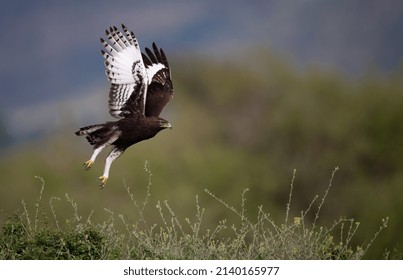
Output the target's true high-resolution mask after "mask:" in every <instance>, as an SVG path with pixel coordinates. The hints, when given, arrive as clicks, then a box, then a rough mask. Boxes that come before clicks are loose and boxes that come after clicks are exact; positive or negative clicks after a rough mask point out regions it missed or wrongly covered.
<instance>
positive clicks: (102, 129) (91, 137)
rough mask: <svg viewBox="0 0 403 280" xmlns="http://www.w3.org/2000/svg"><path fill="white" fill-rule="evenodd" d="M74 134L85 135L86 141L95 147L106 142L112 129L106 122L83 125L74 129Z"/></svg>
mask: <svg viewBox="0 0 403 280" xmlns="http://www.w3.org/2000/svg"><path fill="white" fill-rule="evenodd" d="M75 134H76V135H77V136H85V138H86V139H87V140H88V142H89V143H90V144H91V145H94V146H95V148H96V147H99V146H101V145H103V144H105V143H106V142H108V141H109V140H110V138H111V136H112V134H113V131H112V130H111V128H110V126H108V124H107V123H106V124H95V125H89V126H84V127H82V128H80V130H78V131H76V132H75Z"/></svg>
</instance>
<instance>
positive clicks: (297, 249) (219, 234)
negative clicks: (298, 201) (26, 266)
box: [0, 162, 388, 259]
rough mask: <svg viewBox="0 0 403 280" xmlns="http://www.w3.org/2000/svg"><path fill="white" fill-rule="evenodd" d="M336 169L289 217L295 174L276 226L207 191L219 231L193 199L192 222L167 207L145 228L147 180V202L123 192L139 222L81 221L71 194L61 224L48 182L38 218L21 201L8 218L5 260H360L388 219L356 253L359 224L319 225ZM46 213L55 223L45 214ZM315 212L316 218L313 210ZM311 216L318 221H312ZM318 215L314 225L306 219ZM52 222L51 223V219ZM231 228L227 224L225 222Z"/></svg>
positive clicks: (0, 244)
mask: <svg viewBox="0 0 403 280" xmlns="http://www.w3.org/2000/svg"><path fill="white" fill-rule="evenodd" d="M337 169H338V168H335V169H334V171H333V173H332V175H331V178H330V181H329V185H328V187H327V188H326V190H325V192H324V194H323V195H322V196H315V197H314V198H313V200H312V201H311V203H310V204H309V206H308V207H307V209H306V210H304V211H301V212H300V214H299V215H298V216H295V217H291V214H290V213H291V211H290V209H291V206H292V194H293V188H294V182H295V180H296V171H295V170H294V173H293V177H292V180H291V184H290V192H289V199H288V203H287V205H286V209H285V218H284V220H283V221H282V222H275V221H274V220H273V219H272V218H271V217H270V214H269V213H268V212H266V211H265V210H264V207H263V206H260V207H258V209H256V214H255V215H254V217H252V218H253V219H252V218H251V217H249V216H248V215H247V196H246V195H247V192H248V191H249V190H248V189H245V190H244V191H243V192H242V194H241V203H240V206H239V207H235V206H232V205H231V204H229V203H227V202H226V201H225V200H223V199H222V198H220V197H218V196H216V195H215V194H214V193H212V192H211V191H209V190H207V189H206V190H205V193H206V194H207V195H208V196H209V197H210V198H211V199H213V200H215V201H216V202H217V204H218V205H221V207H224V208H225V209H226V210H227V211H228V212H229V215H228V219H223V220H219V221H217V223H216V225H214V226H207V225H205V224H204V217H205V215H206V213H207V211H212V209H204V208H202V206H201V205H200V203H199V198H198V196H196V198H195V215H194V217H193V218H182V217H178V216H177V215H176V213H175V210H174V209H172V207H170V205H169V203H168V201H163V202H161V201H159V202H158V203H157V204H156V205H155V207H156V208H155V210H154V211H157V212H158V216H159V218H160V222H157V223H152V224H150V222H149V221H148V220H147V217H146V216H145V214H144V213H145V210H146V209H147V208H148V207H150V206H151V207H152V205H150V197H151V186H152V182H151V177H152V173H151V171H150V168H149V165H148V163H147V162H146V164H145V172H146V173H147V174H148V178H149V181H148V185H147V192H146V196H145V197H144V198H143V200H142V201H140V202H139V201H137V200H136V199H135V198H134V195H133V193H132V192H131V190H130V188H129V187H127V186H125V188H126V191H127V194H128V197H129V200H130V203H132V205H133V209H134V210H135V212H136V214H137V215H136V216H137V218H136V219H135V220H134V221H131V220H130V219H129V218H127V216H125V215H123V214H117V215H116V214H115V213H114V212H113V211H112V210H110V209H104V211H106V213H107V214H108V215H107V216H108V218H107V219H105V220H104V221H103V222H100V223H94V222H93V221H92V219H91V216H92V212H91V214H90V215H89V216H88V217H87V218H83V217H82V216H81V215H80V213H79V210H78V205H77V203H76V202H75V201H74V200H73V199H72V198H70V197H69V195H67V194H66V196H65V200H66V201H67V203H69V204H70V205H71V208H72V213H71V214H72V215H71V217H70V218H67V219H66V220H64V221H60V220H59V217H58V214H57V211H56V210H55V203H58V201H61V200H62V199H60V198H57V197H52V198H51V199H50V200H49V205H48V206H46V207H45V206H44V205H43V200H42V194H43V192H44V189H45V182H44V180H43V179H41V178H38V179H39V180H41V183H42V188H41V191H40V193H39V197H38V200H37V202H36V203H35V208H34V211H33V213H32V212H29V211H28V209H27V206H26V204H25V202H24V201H22V206H23V210H22V213H19V214H18V213H17V214H15V215H13V216H12V217H10V218H9V219H8V220H7V221H6V223H5V224H4V225H3V227H2V230H1V233H0V258H1V259H361V258H363V257H364V255H365V253H366V252H367V251H368V249H369V248H370V246H371V245H372V243H373V242H374V241H375V239H376V238H377V237H378V235H379V233H380V232H381V231H382V230H383V229H384V228H386V227H387V223H388V219H387V218H386V219H383V220H382V223H381V225H380V227H379V229H378V230H377V231H376V232H375V233H374V234H373V236H372V238H371V239H370V241H369V242H367V243H366V244H362V245H361V246H355V247H354V246H353V245H352V240H353V238H354V236H355V234H356V232H357V230H358V228H359V225H360V224H359V223H358V222H356V221H355V220H354V219H346V218H339V219H338V220H336V221H334V222H333V223H332V224H331V225H330V226H329V227H323V226H320V225H319V222H320V211H321V209H322V207H323V206H324V203H325V200H326V197H327V195H328V193H329V190H330V188H331V186H332V181H333V178H334V176H335V174H336V172H337ZM45 208H48V210H50V211H48V212H49V213H51V214H50V215H46V214H45V210H44V209H45ZM315 208H316V210H314V209H315ZM311 212H313V213H311ZM308 214H313V218H312V219H311V221H310V219H309V218H308ZM49 216H50V217H49ZM229 219H231V220H234V223H231V224H230V223H229V222H228V220H229Z"/></svg>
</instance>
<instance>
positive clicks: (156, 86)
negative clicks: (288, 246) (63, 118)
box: [75, 24, 174, 187]
mask: <svg viewBox="0 0 403 280" xmlns="http://www.w3.org/2000/svg"><path fill="white" fill-rule="evenodd" d="M122 31H123V32H121V30H119V29H118V28H116V27H115V26H112V27H110V28H109V29H107V30H106V31H105V33H106V36H107V38H106V40H105V39H103V38H101V43H102V45H103V47H104V50H101V54H102V56H103V58H104V59H105V61H104V64H105V68H106V70H105V73H106V76H107V78H108V80H109V82H110V89H109V102H108V107H109V113H110V114H111V115H112V117H115V118H117V119H118V120H117V121H110V122H106V123H102V124H95V125H90V126H85V127H82V128H80V130H78V131H77V132H76V133H75V134H76V135H78V136H85V137H86V139H87V140H88V142H89V143H90V144H91V145H92V146H93V149H94V151H93V154H92V156H91V158H90V159H89V160H88V161H86V162H85V163H84V169H85V170H90V168H91V166H92V165H93V164H94V161H95V159H96V157H97V156H98V154H99V153H100V152H101V151H102V150H103V149H104V148H105V147H107V146H112V150H111V152H110V153H109V155H108V156H107V158H106V161H105V167H104V172H103V175H102V176H101V177H99V180H100V187H104V186H105V184H106V181H107V180H108V177H109V170H110V168H111V164H112V162H113V161H114V160H115V159H117V158H118V157H119V156H120V155H122V153H123V152H124V151H125V150H126V149H127V148H128V147H130V146H132V145H133V144H136V143H138V142H140V141H143V140H147V139H150V138H152V137H154V136H155V135H156V134H157V133H158V132H160V131H161V130H163V129H166V128H172V126H171V124H170V123H169V122H168V121H167V120H165V119H163V118H161V117H160V113H161V111H162V110H163V109H164V107H165V105H166V104H167V103H168V102H169V101H170V100H171V99H172V97H173V94H174V91H173V85H172V80H171V71H170V68H169V64H168V60H167V58H166V55H165V53H164V51H163V50H162V49H158V48H157V46H156V44H155V43H153V44H152V50H151V49H149V48H145V53H142V52H141V50H140V47H139V44H138V42H137V39H136V36H135V35H134V33H133V32H131V31H129V30H128V29H127V28H126V26H124V25H123V24H122Z"/></svg>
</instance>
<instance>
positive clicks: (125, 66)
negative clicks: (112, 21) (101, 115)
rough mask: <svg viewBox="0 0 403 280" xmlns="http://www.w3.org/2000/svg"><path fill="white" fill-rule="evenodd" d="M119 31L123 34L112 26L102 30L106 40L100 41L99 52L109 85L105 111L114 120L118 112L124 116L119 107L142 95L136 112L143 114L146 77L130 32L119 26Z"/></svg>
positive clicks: (144, 68)
mask: <svg viewBox="0 0 403 280" xmlns="http://www.w3.org/2000/svg"><path fill="white" fill-rule="evenodd" d="M122 28H123V31H124V34H123V33H122V32H121V31H119V30H118V29H117V28H116V27H111V28H110V29H109V30H106V35H107V39H108V41H106V40H104V39H102V38H101V43H102V45H103V46H104V48H105V50H104V51H101V53H102V56H103V57H104V59H105V62H104V64H105V73H106V76H107V78H108V80H109V82H110V83H111V89H110V95H109V109H110V114H111V115H112V116H114V117H117V118H121V117H122V113H125V112H124V111H122V107H123V106H125V105H126V102H127V101H128V100H129V98H130V97H131V95H133V94H136V95H143V96H140V97H141V99H142V101H143V104H141V106H143V108H141V109H140V111H142V112H144V108H145V101H146V93H147V85H148V84H149V78H148V77H150V76H149V74H148V71H149V70H148V69H147V70H146V67H145V66H144V62H143V59H142V56H141V51H140V48H139V44H138V42H137V39H136V37H135V35H134V33H133V32H129V31H128V30H127V28H126V27H125V26H123V25H122ZM162 66H163V65H162ZM154 71H155V70H154ZM157 71H158V70H157Z"/></svg>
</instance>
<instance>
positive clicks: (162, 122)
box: [158, 118, 172, 129]
mask: <svg viewBox="0 0 403 280" xmlns="http://www.w3.org/2000/svg"><path fill="white" fill-rule="evenodd" d="M158 124H159V126H160V128H161V129H165V128H169V129H172V125H171V123H170V122H169V121H167V120H164V119H162V118H159V119H158Z"/></svg>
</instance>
